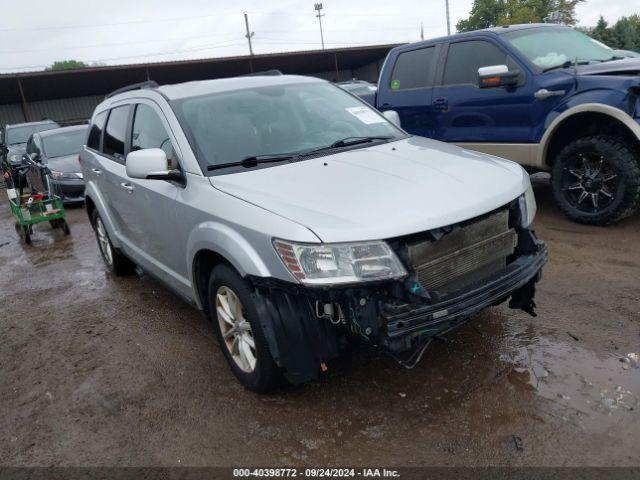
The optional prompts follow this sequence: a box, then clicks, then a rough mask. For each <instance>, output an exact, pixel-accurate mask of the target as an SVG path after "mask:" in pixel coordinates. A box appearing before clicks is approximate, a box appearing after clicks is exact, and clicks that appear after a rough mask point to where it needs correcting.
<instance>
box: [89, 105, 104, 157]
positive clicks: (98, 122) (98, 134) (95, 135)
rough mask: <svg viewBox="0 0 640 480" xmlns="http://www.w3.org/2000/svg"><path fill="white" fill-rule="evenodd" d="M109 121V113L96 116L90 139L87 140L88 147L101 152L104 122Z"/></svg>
mask: <svg viewBox="0 0 640 480" xmlns="http://www.w3.org/2000/svg"><path fill="white" fill-rule="evenodd" d="M106 119H107V112H106V111H105V112H100V113H99V114H98V115H96V119H95V121H94V122H93V124H92V125H91V129H90V130H89V138H88V139H87V147H89V148H93V149H94V150H100V138H102V130H104V122H105V120H106Z"/></svg>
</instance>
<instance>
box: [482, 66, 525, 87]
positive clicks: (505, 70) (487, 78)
mask: <svg viewBox="0 0 640 480" xmlns="http://www.w3.org/2000/svg"><path fill="white" fill-rule="evenodd" d="M519 76H520V70H509V67H507V66H506V65H492V66H490V67H480V68H479V69H478V86H479V87H480V88H492V87H514V86H516V85H517V84H518V77H519Z"/></svg>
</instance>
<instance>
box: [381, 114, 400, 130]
mask: <svg viewBox="0 0 640 480" xmlns="http://www.w3.org/2000/svg"><path fill="white" fill-rule="evenodd" d="M382 116H383V117H384V118H386V119H387V120H389V121H390V122H391V123H393V124H394V125H395V126H396V127H398V128H402V126H401V125H400V115H398V112H396V111H395V110H385V111H384V112H382Z"/></svg>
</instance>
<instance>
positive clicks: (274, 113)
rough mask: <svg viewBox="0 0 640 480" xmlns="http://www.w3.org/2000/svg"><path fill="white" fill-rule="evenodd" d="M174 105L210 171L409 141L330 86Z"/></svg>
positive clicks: (283, 87) (272, 89) (292, 87)
mask: <svg viewBox="0 0 640 480" xmlns="http://www.w3.org/2000/svg"><path fill="white" fill-rule="evenodd" d="M172 105H173V108H174V110H175V112H176V115H177V116H178V117H179V118H180V121H181V123H182V124H183V127H184V128H185V129H187V130H189V131H190V133H191V135H190V137H191V141H192V143H193V145H192V146H193V148H194V150H195V151H196V155H197V156H198V158H199V159H201V161H202V162H204V163H205V165H207V166H210V165H221V164H228V163H237V162H240V161H242V160H243V159H245V158H248V157H252V156H269V155H274V154H283V153H286V154H289V153H293V154H295V153H301V152H304V151H308V150H312V149H316V148H321V147H327V146H329V145H331V144H332V143H334V142H336V141H339V140H342V139H344V138H346V137H369V136H384V137H387V136H388V137H392V138H401V137H403V136H404V133H403V132H402V131H401V130H400V129H398V128H396V127H395V126H394V125H393V124H392V123H390V122H389V121H387V119H385V118H384V117H383V116H382V115H380V114H379V113H378V112H377V111H375V110H373V109H372V108H370V107H369V106H368V105H367V104H365V103H363V102H362V101H360V100H359V99H357V98H354V97H353V96H352V95H349V94H348V93H346V92H344V91H343V90H342V89H341V88H339V87H336V86H334V85H331V84H328V83H314V84H308V83H307V84H292V85H278V86H267V87H259V88H251V89H245V90H236V91H232V92H225V93H215V94H210V95H204V96H200V97H192V98H186V99H181V100H177V101H174V102H172Z"/></svg>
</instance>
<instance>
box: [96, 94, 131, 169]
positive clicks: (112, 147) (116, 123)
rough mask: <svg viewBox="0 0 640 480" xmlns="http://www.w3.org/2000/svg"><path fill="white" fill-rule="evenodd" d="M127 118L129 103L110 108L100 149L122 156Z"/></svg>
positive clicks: (113, 155)
mask: <svg viewBox="0 0 640 480" xmlns="http://www.w3.org/2000/svg"><path fill="white" fill-rule="evenodd" d="M128 118H129V105H123V106H121V107H115V108H112V109H111V114H110V115H109V120H107V129H106V131H105V135H104V146H103V148H102V151H103V152H104V153H105V154H107V155H111V156H112V157H115V156H120V157H123V156H124V142H125V138H126V135H127V120H128Z"/></svg>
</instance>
